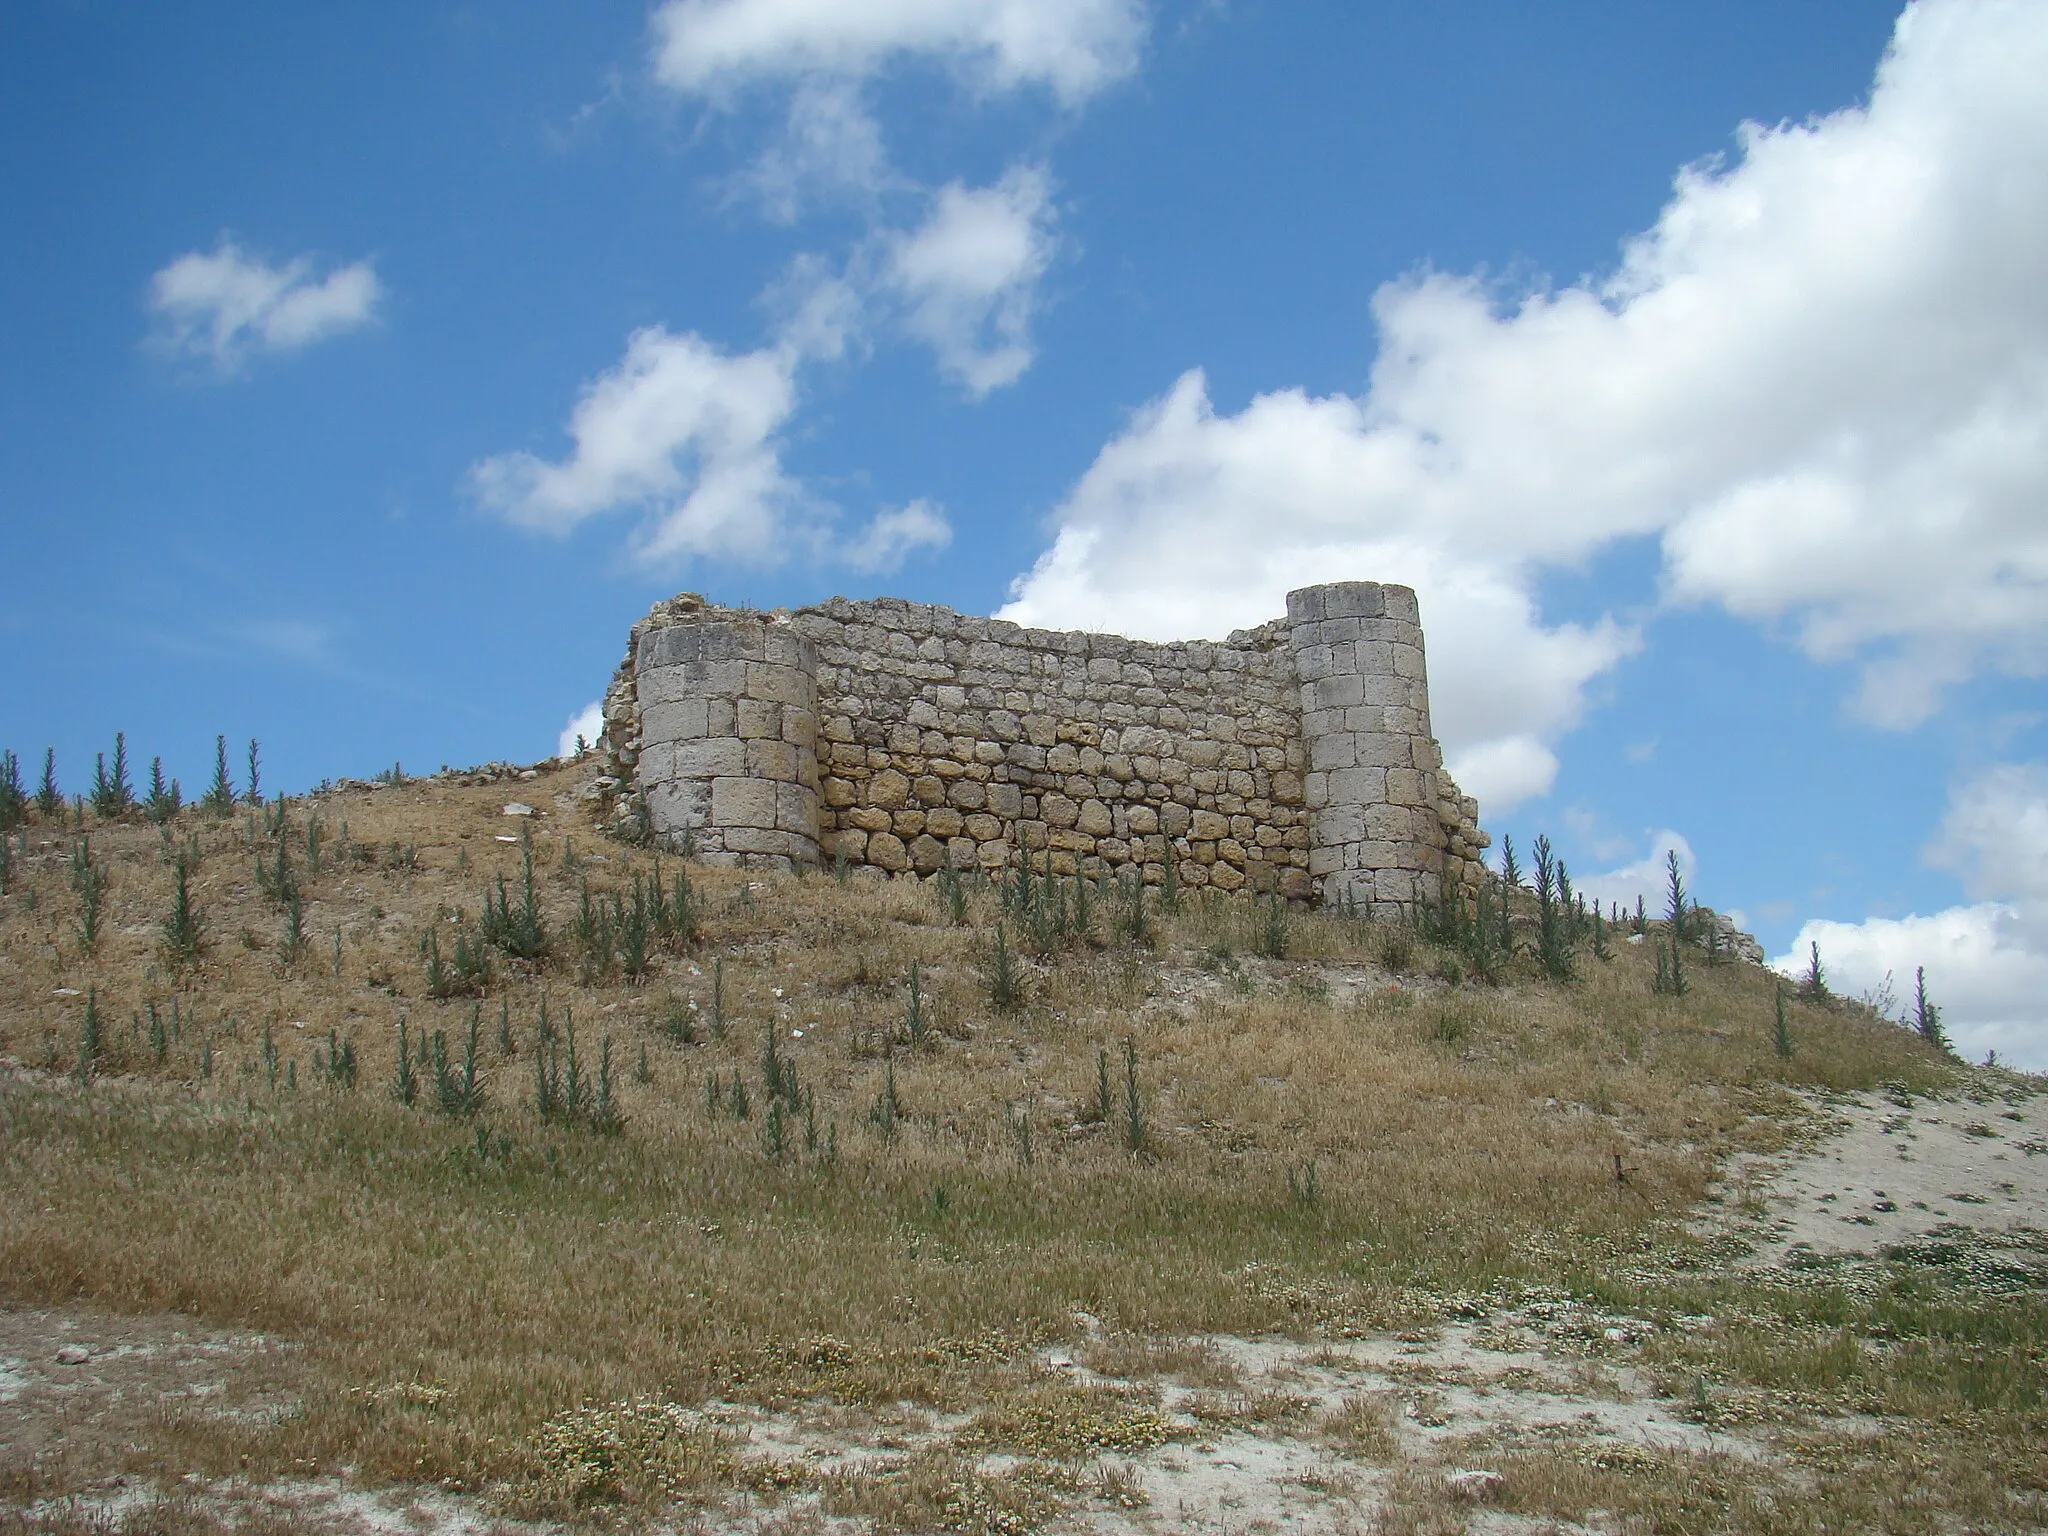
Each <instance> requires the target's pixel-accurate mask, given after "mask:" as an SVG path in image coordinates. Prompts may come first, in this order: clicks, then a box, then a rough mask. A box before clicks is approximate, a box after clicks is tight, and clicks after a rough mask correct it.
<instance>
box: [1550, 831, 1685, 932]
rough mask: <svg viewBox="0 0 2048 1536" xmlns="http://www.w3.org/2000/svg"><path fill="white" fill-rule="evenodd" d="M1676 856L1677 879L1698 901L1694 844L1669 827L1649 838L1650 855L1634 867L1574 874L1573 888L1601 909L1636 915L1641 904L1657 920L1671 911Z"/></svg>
mask: <svg viewBox="0 0 2048 1536" xmlns="http://www.w3.org/2000/svg"><path fill="white" fill-rule="evenodd" d="M1674 853H1676V854H1677V855H1678V875H1679V878H1680V879H1681V880H1683V881H1684V882H1685V894H1686V896H1687V898H1688V899H1696V898H1697V897H1698V895H1699V893H1698V892H1697V891H1695V890H1694V889H1693V877H1694V875H1695V874H1696V873H1697V872H1698V869H1699V860H1698V859H1697V858H1696V857H1694V855H1693V851H1692V844H1691V843H1689V842H1687V841H1686V840H1685V838H1684V836H1683V835H1682V834H1680V833H1677V832H1674V831H1672V830H1671V829H1670V828H1669V827H1665V828H1663V829H1662V830H1660V831H1657V832H1653V833H1651V834H1650V848H1649V852H1647V853H1645V854H1644V855H1643V856H1642V857H1641V858H1640V859H1637V860H1636V861H1635V862H1634V863H1632V864H1624V865H1622V866H1621V867H1620V868H1618V869H1609V870H1604V871H1601V872H1599V873H1596V874H1591V875H1581V874H1574V875H1573V876H1572V884H1573V885H1574V886H1575V887H1576V888H1577V889H1579V890H1581V891H1583V892H1585V894H1586V900H1587V901H1589V902H1592V901H1597V902H1599V903H1600V905H1601V906H1602V908H1612V907H1614V906H1617V905H1618V906H1620V907H1621V909H1622V910H1623V911H1625V912H1633V911H1635V909H1636V903H1637V902H1638V901H1641V902H1642V904H1643V910H1644V911H1645V912H1647V913H1649V914H1650V915H1651V916H1652V917H1655V916H1656V915H1657V914H1658V913H1660V912H1665V911H1668V910H1669V909H1670V901H1669V894H1668V893H1669V891H1670V889H1671V885H1670V882H1671V871H1670V862H1669V861H1670V857H1671V855H1672V854H1674ZM1708 905H1709V906H1711V905H1713V903H1711V902H1709V903H1708Z"/></svg>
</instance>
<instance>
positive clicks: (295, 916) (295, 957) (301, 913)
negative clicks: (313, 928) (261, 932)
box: [284, 886, 306, 965]
mask: <svg viewBox="0 0 2048 1536" xmlns="http://www.w3.org/2000/svg"><path fill="white" fill-rule="evenodd" d="M305 947H306V904H305V900H304V898H302V897H301V896H300V895H299V890H298V887H297V886H293V887H292V892H291V894H290V895H289V896H287V897H286V898H285V903H284V963H285V964H286V965H296V964H298V961H299V955H300V952H301V951H303V950H304V949H305Z"/></svg>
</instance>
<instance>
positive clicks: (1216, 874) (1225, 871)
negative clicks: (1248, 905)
mask: <svg viewBox="0 0 2048 1536" xmlns="http://www.w3.org/2000/svg"><path fill="white" fill-rule="evenodd" d="M1209 883H1210V884H1211V885H1213V886H1215V887H1216V889H1217V890H1219V891H1237V890H1242V889H1243V888H1244V871H1243V870H1241V869H1238V868H1237V867H1236V866H1235V865H1231V864H1224V863H1220V862H1219V863H1217V864H1214V865H1212V866H1210V869H1209Z"/></svg>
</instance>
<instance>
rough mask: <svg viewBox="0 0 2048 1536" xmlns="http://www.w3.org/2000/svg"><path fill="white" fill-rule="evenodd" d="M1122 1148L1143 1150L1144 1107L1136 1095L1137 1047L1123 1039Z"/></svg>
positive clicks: (1129, 1150)
mask: <svg viewBox="0 0 2048 1536" xmlns="http://www.w3.org/2000/svg"><path fill="white" fill-rule="evenodd" d="M1124 1150H1125V1151H1127V1152H1133V1153H1136V1152H1142V1151H1144V1150H1145V1108H1144V1103H1143V1101H1142V1100H1141V1099H1140V1098H1139V1096H1138V1047H1137V1046H1136V1045H1135V1044H1134V1043H1132V1042H1131V1041H1130V1040H1125V1041H1124Z"/></svg>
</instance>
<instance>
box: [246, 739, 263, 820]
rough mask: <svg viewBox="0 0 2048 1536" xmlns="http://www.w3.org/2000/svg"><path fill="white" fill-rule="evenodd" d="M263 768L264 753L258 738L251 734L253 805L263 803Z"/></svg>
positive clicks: (250, 755) (250, 779)
mask: <svg viewBox="0 0 2048 1536" xmlns="http://www.w3.org/2000/svg"><path fill="white" fill-rule="evenodd" d="M262 770H263V754H262V752H261V750H260V749H259V748H258V746H257V743H256V738H255V737H254V736H251V737H250V738H249V803H250V804H251V805H261V804H262V803H263V772H262Z"/></svg>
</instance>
